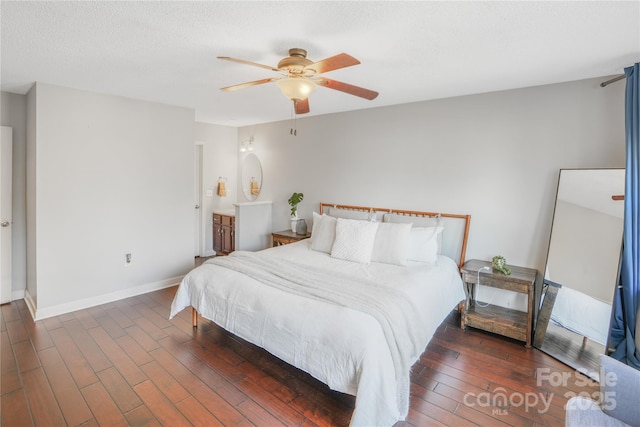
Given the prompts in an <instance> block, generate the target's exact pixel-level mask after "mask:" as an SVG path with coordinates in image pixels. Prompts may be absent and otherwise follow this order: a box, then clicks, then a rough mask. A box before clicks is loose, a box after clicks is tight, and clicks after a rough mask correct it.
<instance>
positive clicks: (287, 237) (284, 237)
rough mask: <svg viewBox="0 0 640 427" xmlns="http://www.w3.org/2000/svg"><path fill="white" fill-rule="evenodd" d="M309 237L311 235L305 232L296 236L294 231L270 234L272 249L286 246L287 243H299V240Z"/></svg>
mask: <svg viewBox="0 0 640 427" xmlns="http://www.w3.org/2000/svg"><path fill="white" fill-rule="evenodd" d="M309 237H311V233H310V232H307V234H296V232H295V231H291V230H284V231H277V232H275V233H271V238H272V239H273V247H274V248H275V247H276V246H282V245H288V244H289V243H294V242H299V241H300V240H304V239H308V238H309Z"/></svg>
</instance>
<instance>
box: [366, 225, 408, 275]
mask: <svg viewBox="0 0 640 427" xmlns="http://www.w3.org/2000/svg"><path fill="white" fill-rule="evenodd" d="M410 233H411V223H409V224H392V223H389V222H382V223H379V225H378V231H377V233H376V239H375V241H374V243H373V253H372V254H371V261H374V262H383V263H386V264H396V265H407V253H408V249H409V235H410Z"/></svg>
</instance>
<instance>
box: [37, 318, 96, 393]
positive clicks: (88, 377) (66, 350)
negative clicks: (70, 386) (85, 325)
mask: <svg viewBox="0 0 640 427" xmlns="http://www.w3.org/2000/svg"><path fill="white" fill-rule="evenodd" d="M49 335H51V339H53V342H54V343H55V344H56V348H57V349H58V351H59V352H60V356H62V359H63V360H64V361H65V363H66V364H67V367H68V368H69V372H71V375H72V376H73V379H74V380H75V381H76V383H77V384H78V388H82V387H86V386H87V385H89V384H93V383H95V382H96V381H98V377H97V376H96V374H95V371H94V370H93V369H92V368H91V365H90V364H89V362H88V361H87V359H85V357H84V355H83V354H82V352H81V351H80V349H79V348H78V345H77V342H76V341H75V338H74V337H72V336H71V335H70V334H69V332H68V331H67V330H66V329H65V328H57V329H54V330H51V331H49Z"/></svg>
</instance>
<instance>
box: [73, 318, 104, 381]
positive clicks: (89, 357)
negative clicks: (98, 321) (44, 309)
mask: <svg viewBox="0 0 640 427" xmlns="http://www.w3.org/2000/svg"><path fill="white" fill-rule="evenodd" d="M91 318H92V319H93V317H91ZM85 324H88V325H93V322H89V321H85V323H84V324H83V323H82V322H81V321H80V320H77V319H74V320H70V321H68V322H64V328H65V329H66V331H67V333H68V334H69V336H71V337H73V342H74V344H75V345H76V346H77V348H78V350H79V351H80V354H81V355H82V357H83V358H84V359H85V360H86V361H87V363H88V364H89V366H90V367H91V369H93V371H94V372H100V371H102V370H103V369H107V368H110V367H111V366H113V365H112V363H111V361H110V360H109V358H108V357H107V356H106V355H105V354H104V352H103V351H102V350H101V349H100V347H99V346H98V344H96V342H95V341H94V340H93V338H92V337H91V336H90V335H89V333H88V332H87V330H86V329H85V326H84V325H85ZM92 327H96V326H92ZM81 387H84V385H81Z"/></svg>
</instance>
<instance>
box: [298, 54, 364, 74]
mask: <svg viewBox="0 0 640 427" xmlns="http://www.w3.org/2000/svg"><path fill="white" fill-rule="evenodd" d="M359 63H360V61H358V60H357V59H356V58H354V57H353V56H351V55H348V54H346V53H340V54H338V55H335V56H332V57H330V58H325V59H323V60H321V61H318V62H314V63H313V64H310V65H307V66H306V67H305V69H307V70H314V71H315V72H316V74H322V73H326V72H329V71H333V70H337V69H339V68H345V67H351V66H352V65H358V64H359Z"/></svg>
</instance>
